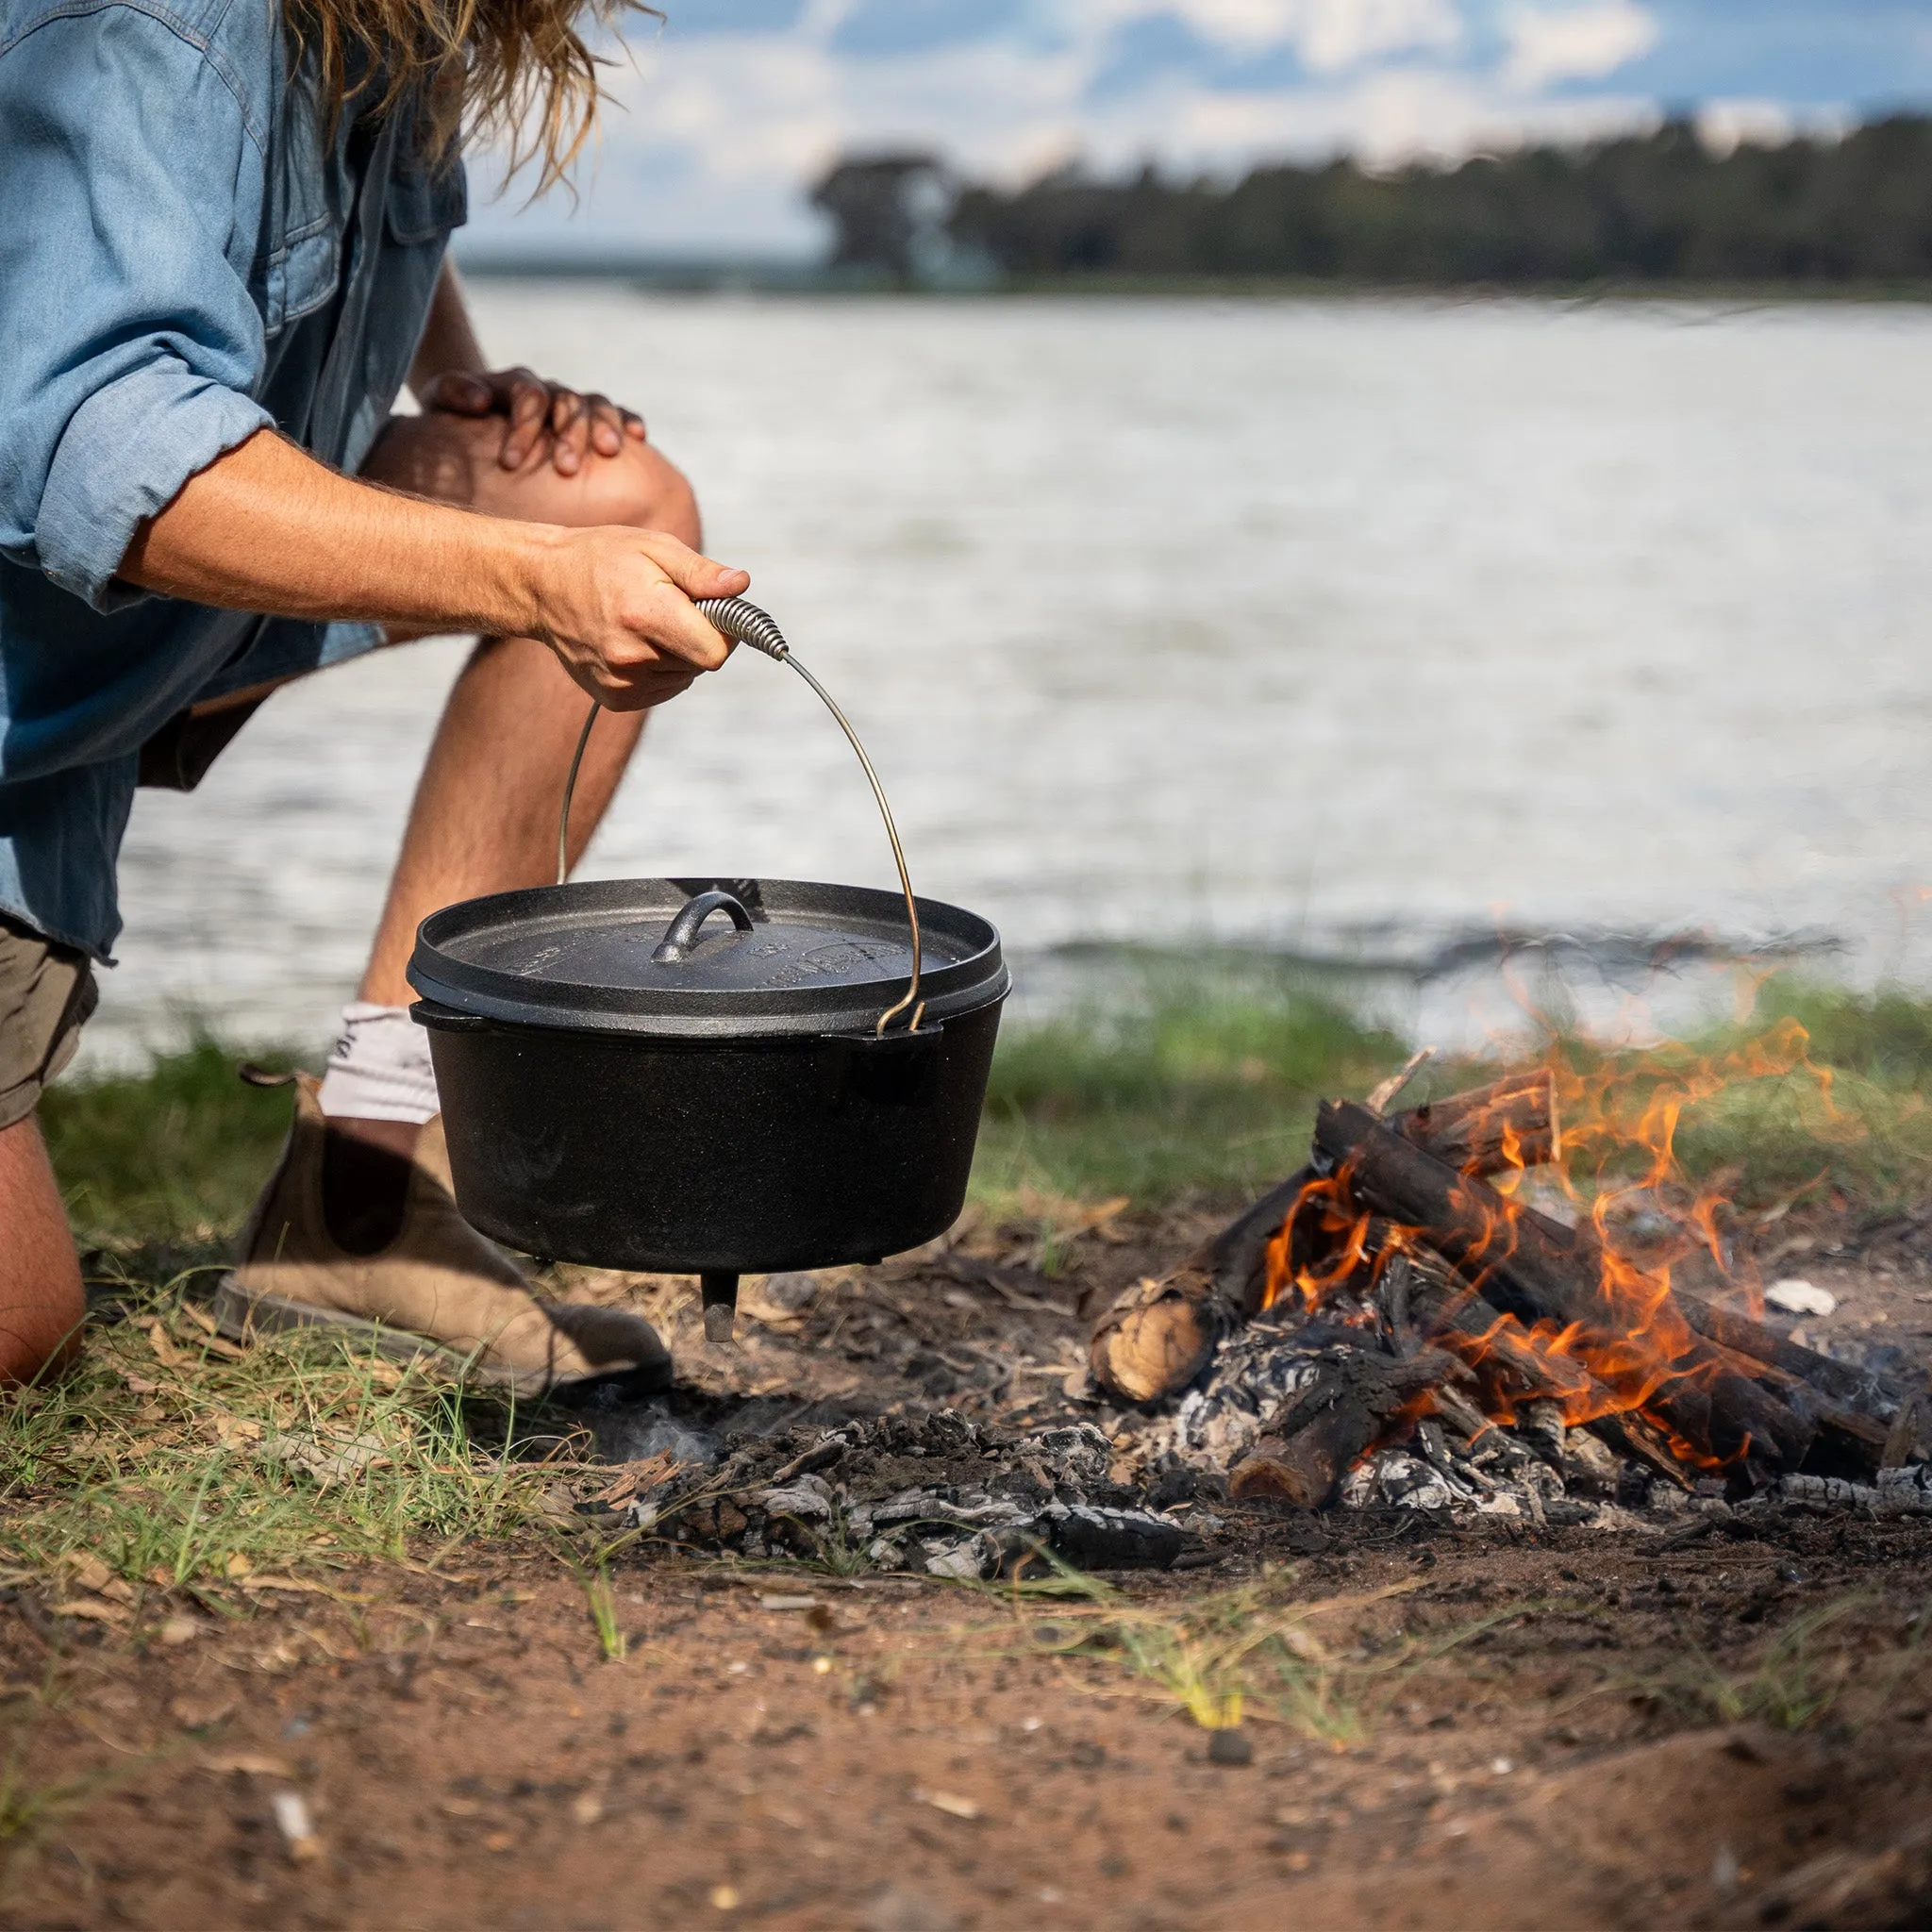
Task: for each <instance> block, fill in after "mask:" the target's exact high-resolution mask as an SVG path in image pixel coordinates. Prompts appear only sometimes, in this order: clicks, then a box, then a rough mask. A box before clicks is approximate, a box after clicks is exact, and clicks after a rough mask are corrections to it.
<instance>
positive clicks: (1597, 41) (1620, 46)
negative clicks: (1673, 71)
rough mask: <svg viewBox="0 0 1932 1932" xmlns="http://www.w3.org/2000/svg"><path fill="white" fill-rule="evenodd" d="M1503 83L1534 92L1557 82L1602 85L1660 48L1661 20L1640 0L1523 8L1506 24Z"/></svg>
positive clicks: (1600, 0) (1603, 0) (1509, 17)
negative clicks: (1596, 82)
mask: <svg viewBox="0 0 1932 1932" xmlns="http://www.w3.org/2000/svg"><path fill="white" fill-rule="evenodd" d="M1504 31H1505V32H1506V33H1507V35H1508V37H1509V59H1508V64H1507V66H1506V67H1505V69H1504V78H1505V79H1506V80H1507V82H1508V83H1509V85H1510V86H1511V87H1517V88H1523V89H1524V90H1530V89H1535V88H1541V87H1547V86H1548V85H1549V84H1550V83H1551V82H1552V81H1553V80H1600V79H1602V78H1603V76H1604V75H1607V74H1614V73H1615V72H1616V70H1617V69H1618V68H1620V67H1622V66H1623V65H1624V62H1625V61H1627V60H1634V59H1636V58H1637V57H1638V56H1639V55H1640V54H1645V53H1648V52H1649V51H1650V49H1651V48H1652V47H1654V46H1655V45H1656V44H1657V32H1658V28H1657V16H1656V15H1655V14H1653V13H1652V12H1651V11H1650V9H1649V8H1645V7H1639V6H1638V5H1636V0H1589V4H1587V5H1585V6H1581V7H1566V8H1561V9H1560V10H1557V11H1551V10H1548V9H1545V8H1517V9H1516V10H1515V11H1514V12H1512V13H1511V14H1509V15H1508V16H1507V19H1506V20H1505V22H1504Z"/></svg>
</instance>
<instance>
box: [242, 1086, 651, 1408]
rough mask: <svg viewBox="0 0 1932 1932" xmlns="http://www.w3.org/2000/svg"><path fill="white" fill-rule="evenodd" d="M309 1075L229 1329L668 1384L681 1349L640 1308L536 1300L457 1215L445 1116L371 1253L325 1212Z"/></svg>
mask: <svg viewBox="0 0 1932 1932" xmlns="http://www.w3.org/2000/svg"><path fill="white" fill-rule="evenodd" d="M316 1091H317V1090H316V1082H315V1081H314V1080H312V1079H311V1078H309V1076H308V1074H298V1075H297V1076H296V1082H295V1117H294V1120H293V1121H292V1122H291V1124H290V1127H289V1139H288V1142H287V1144H286V1145H285V1146H284V1147H283V1149H282V1158H281V1163H280V1165H279V1166H278V1167H277V1168H276V1169H275V1174H274V1175H273V1177H272V1178H271V1179H270V1181H269V1184H268V1186H267V1187H266V1188H264V1189H263V1190H262V1193H261V1198H260V1200H258V1202H257V1203H256V1205H255V1211H254V1213H252V1214H251V1215H250V1216H249V1217H248V1224H247V1226H246V1227H244V1228H243V1229H242V1242H241V1252H240V1257H239V1259H238V1262H237V1265H236V1267H235V1270H234V1272H233V1273H232V1274H228V1275H226V1276H225V1278H224V1279H223V1282H222V1285H221V1287H220V1289H219V1290H218V1291H216V1295H215V1319H216V1321H217V1322H218V1323H219V1324H220V1325H221V1328H222V1330H223V1332H224V1333H225V1334H227V1335H231V1336H233V1337H235V1338H236V1339H237V1340H238V1341H239V1340H249V1339H252V1338H253V1337H254V1336H255V1335H257V1334H261V1333H266V1332H269V1331H271V1330H275V1329H280V1328H295V1327H307V1326H311V1325H321V1326H327V1327H334V1328H347V1329H352V1330H354V1331H356V1332H357V1333H358V1334H359V1335H361V1336H362V1337H364V1338H365V1339H366V1340H367V1341H368V1342H369V1344H370V1345H371V1346H372V1347H374V1348H375V1349H376V1350H377V1351H379V1352H380V1353H381V1354H383V1355H385V1356H390V1357H394V1358H395V1359H397V1360H400V1361H410V1360H416V1359H419V1358H421V1357H432V1358H434V1359H436V1360H437V1361H439V1362H440V1363H441V1364H442V1365H443V1366H444V1367H446V1368H448V1369H450V1370H451V1371H453V1372H454V1373H456V1374H459V1375H461V1376H462V1377H463V1378H464V1379H465V1380H468V1381H472V1382H481V1383H487V1384H490V1385H492V1386H495V1387H500V1388H508V1389H511V1390H513V1391H515V1392H516V1393H517V1394H519V1395H525V1396H529V1395H541V1394H544V1393H546V1392H548V1391H551V1390H555V1389H559V1388H563V1387H566V1386H568V1385H570V1384H572V1383H581V1382H589V1381H593V1380H602V1379H605V1378H614V1377H622V1378H623V1379H624V1381H625V1383H626V1384H627V1385H628V1386H629V1387H630V1388H632V1389H634V1390H635V1391H638V1392H640V1393H641V1392H642V1391H645V1390H649V1389H658V1388H662V1387H663V1386H664V1385H665V1384H666V1383H667V1382H669V1381H670V1379H671V1356H670V1353H669V1352H668V1351H667V1350H666V1348H665V1346H664V1344H663V1343H662V1342H661V1341H658V1332H657V1330H656V1329H654V1328H653V1327H652V1326H651V1324H649V1323H648V1322H646V1321H643V1320H642V1319H641V1318H640V1317H639V1316H636V1315H629V1314H625V1313H623V1312H622V1311H620V1310H618V1309H614V1308H601V1307H590V1306H586V1305H584V1304H580V1303H573V1302H544V1301H539V1300H538V1299H537V1297H536V1296H535V1295H534V1294H532V1293H531V1291H530V1286H529V1283H528V1282H527V1281H526V1280H525V1278H524V1274H523V1272H522V1271H521V1270H520V1269H519V1268H518V1267H517V1265H516V1263H515V1262H514V1261H512V1260H511V1259H510V1258H509V1257H508V1255H506V1254H505V1253H504V1252H503V1251H502V1250H501V1249H500V1248H498V1247H497V1246H496V1245H495V1244H494V1243H493V1242H491V1241H487V1240H485V1239H484V1237H483V1236H482V1235H480V1234H478V1233H477V1232H476V1230H475V1228H473V1227H472V1226H471V1225H470V1224H469V1223H468V1222H466V1221H465V1220H464V1219H463V1218H462V1216H461V1215H460V1214H458V1212H457V1204H456V1200H455V1198H454V1196H453V1195H452V1193H451V1191H450V1178H449V1153H448V1150H447V1148H446V1147H445V1145H444V1143H443V1138H442V1121H441V1116H440V1115H439V1116H438V1117H437V1118H436V1119H435V1120H432V1121H431V1122H429V1124H427V1125H426V1126H425V1127H424V1129H423V1131H422V1133H421V1134H420V1135H419V1136H418V1137H417V1141H416V1152H415V1156H414V1158H413V1159H412V1160H411V1161H410V1163H409V1170H410V1171H409V1173H408V1177H407V1181H406V1183H405V1189H404V1193H403V1209H402V1219H401V1224H400V1226H399V1227H398V1228H397V1230H396V1233H395V1235H394V1237H393V1239H391V1241H389V1242H388V1243H387V1244H386V1245H385V1246H383V1247H381V1248H379V1249H378V1250H377V1251H376V1252H375V1253H374V1254H368V1255H359V1254H352V1253H349V1252H348V1251H346V1250H345V1249H344V1248H342V1247H341V1245H340V1244H339V1243H338V1242H337V1241H336V1240H335V1238H334V1236H333V1235H331V1233H330V1232H329V1226H328V1221H327V1218H326V1216H325V1213H324V1211H323V1160H324V1155H325V1148H326V1145H327V1138H328V1135H327V1123H326V1121H325V1117H324V1114H323V1111H322V1108H321V1106H320V1105H319V1104H318V1102H317V1099H316Z"/></svg>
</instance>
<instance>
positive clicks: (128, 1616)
mask: <svg viewBox="0 0 1932 1932" xmlns="http://www.w3.org/2000/svg"><path fill="white" fill-rule="evenodd" d="M47 1607H48V1609H49V1610H51V1611H52V1612H53V1614H54V1615H55V1616H57V1617H87V1618H91V1619H92V1621H93V1622H94V1623H96V1624H131V1623H132V1622H133V1621H134V1612H133V1611H132V1610H130V1609H127V1608H126V1607H125V1606H123V1605H121V1604H110V1603H108V1600H107V1599H106V1598H105V1597H98V1596H76V1597H67V1598H64V1599H62V1601H61V1602H59V1603H58V1604H49V1605H48V1606H47Z"/></svg>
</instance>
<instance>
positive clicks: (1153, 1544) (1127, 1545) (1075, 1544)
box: [1035, 1503, 1200, 1570]
mask: <svg viewBox="0 0 1932 1932" xmlns="http://www.w3.org/2000/svg"><path fill="white" fill-rule="evenodd" d="M1035 1521H1036V1523H1037V1524H1039V1525H1040V1527H1041V1528H1042V1529H1043V1530H1044V1531H1045V1533H1046V1541H1047V1543H1048V1545H1049V1547H1050V1548H1051V1549H1052V1550H1053V1552H1054V1554H1055V1555H1056V1556H1058V1557H1064V1558H1065V1560H1066V1561H1067V1562H1069V1563H1071V1564H1072V1565H1073V1566H1074V1568H1075V1569H1076V1570H1166V1569H1169V1568H1171V1567H1172V1566H1173V1564H1174V1558H1175V1557H1179V1556H1181V1555H1183V1554H1185V1553H1186V1552H1188V1551H1190V1550H1193V1549H1196V1548H1198V1547H1199V1543H1200V1540H1199V1538H1197V1537H1194V1536H1191V1535H1190V1534H1189V1533H1188V1531H1186V1530H1185V1529H1183V1528H1182V1527H1181V1526H1180V1524H1177V1523H1172V1522H1170V1521H1169V1520H1168V1519H1167V1518H1166V1517H1164V1516H1156V1515H1154V1514H1153V1513H1152V1512H1151V1511H1149V1510H1145V1509H1103V1508H1096V1507H1093V1506H1091V1505H1090V1504H1073V1505H1069V1504H1065V1503H1050V1504H1048V1505H1047V1507H1045V1508H1044V1509H1042V1510H1041V1512H1040V1514H1039V1516H1038V1517H1037V1518H1036V1519H1035Z"/></svg>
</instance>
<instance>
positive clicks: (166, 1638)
mask: <svg viewBox="0 0 1932 1932" xmlns="http://www.w3.org/2000/svg"><path fill="white" fill-rule="evenodd" d="M207 1628H208V1625H207V1624H204V1623H203V1622H202V1620H201V1619H200V1618H199V1617H170V1618H169V1619H168V1621H167V1622H166V1623H165V1624H162V1625H161V1628H160V1633H159V1634H160V1639H161V1641H162V1642H163V1643H167V1644H177V1643H192V1642H193V1641H194V1640H195V1639H196V1638H197V1637H199V1636H200V1635H201V1633H202V1632H203V1631H204V1630H206V1629H207Z"/></svg>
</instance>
